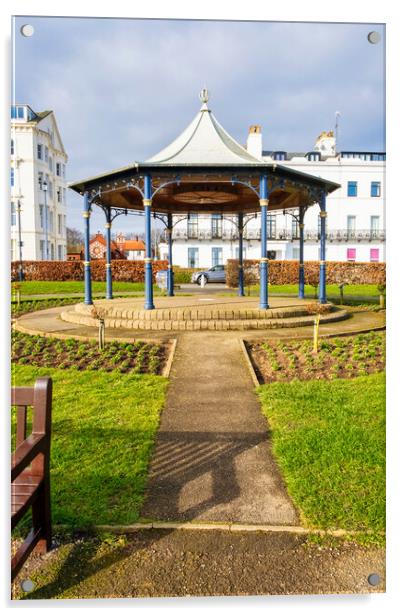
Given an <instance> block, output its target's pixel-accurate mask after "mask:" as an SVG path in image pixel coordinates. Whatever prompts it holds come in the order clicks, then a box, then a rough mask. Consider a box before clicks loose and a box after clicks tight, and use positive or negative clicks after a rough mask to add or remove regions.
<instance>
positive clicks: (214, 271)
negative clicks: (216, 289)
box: [191, 265, 226, 284]
mask: <svg viewBox="0 0 402 616" xmlns="http://www.w3.org/2000/svg"><path fill="white" fill-rule="evenodd" d="M203 277H204V284H206V283H207V282H226V272H225V266H224V265H214V266H213V267H211V268H210V269H209V270H205V271H203V272H194V274H193V275H192V276H191V282H196V283H197V284H201V283H202V278H203Z"/></svg>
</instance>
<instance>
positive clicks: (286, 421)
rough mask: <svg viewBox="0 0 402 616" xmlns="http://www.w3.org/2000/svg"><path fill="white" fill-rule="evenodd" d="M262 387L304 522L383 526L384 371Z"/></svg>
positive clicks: (276, 446)
mask: <svg viewBox="0 0 402 616" xmlns="http://www.w3.org/2000/svg"><path fill="white" fill-rule="evenodd" d="M258 394H259V397H260V400H261V403H262V410H263V413H264V414H265V416H266V417H267V419H268V423H269V428H270V430H271V431H272V439H273V452H274V455H275V457H276V459H277V461H278V464H279V466H280V468H281V470H282V473H283V476H284V478H285V481H286V484H287V486H288V490H289V493H290V495H291V497H292V498H293V500H294V502H295V504H296V506H297V507H298V508H299V510H300V511H301V513H302V517H303V521H304V523H305V524H307V525H308V526H311V527H318V528H326V529H328V528H344V529H347V530H362V531H366V530H373V531H375V532H381V531H384V529H385V376H384V373H377V374H372V375H369V376H362V377H357V378H354V379H348V380H334V381H304V382H300V381H292V382H288V383H273V384H270V385H263V386H261V387H259V389H258Z"/></svg>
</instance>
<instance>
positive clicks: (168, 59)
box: [15, 17, 385, 231]
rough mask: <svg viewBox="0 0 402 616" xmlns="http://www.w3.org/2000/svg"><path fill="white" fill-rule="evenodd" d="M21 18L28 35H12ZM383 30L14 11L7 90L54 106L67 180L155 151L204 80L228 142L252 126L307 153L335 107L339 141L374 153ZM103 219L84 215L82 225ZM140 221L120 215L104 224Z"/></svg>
mask: <svg viewBox="0 0 402 616" xmlns="http://www.w3.org/2000/svg"><path fill="white" fill-rule="evenodd" d="M24 23H31V24H32V25H33V26H34V28H35V33H34V35H33V36H32V37H30V38H24V37H23V36H21V35H20V34H19V28H20V26H21V25H22V24H24ZM372 30H376V31H379V32H380V34H381V41H380V43H378V44H377V45H372V44H370V43H369V42H368V41H367V34H368V33H369V32H370V31H372ZM384 36H385V32H384V30H383V27H382V26H380V25H373V24H358V25H356V24H309V23H306V24H303V23H298V24H296V23H267V22H213V21H169V20H166V21H164V20H155V19H154V20H124V19H95V18H89V19H78V18H74V19H72V18H58V17H49V18H32V17H30V18H22V17H20V18H17V20H16V36H15V40H16V44H15V58H16V62H15V64H16V68H15V93H16V94H15V97H16V102H23V103H28V104H29V105H30V106H31V107H32V108H33V109H34V110H35V111H41V110H43V109H53V110H54V112H55V114H56V119H57V122H58V126H59V129H60V132H61V136H62V139H63V141H64V145H65V148H66V151H67V153H68V155H69V164H68V179H69V181H73V180H78V179H81V178H85V177H88V176H90V175H93V174H96V173H100V172H103V171H107V170H110V169H113V168H116V167H120V166H123V165H127V164H129V163H130V162H133V161H141V160H144V159H146V158H148V157H150V156H152V155H153V154H155V153H156V152H157V151H159V150H160V149H162V147H164V146H165V145H167V144H168V143H169V142H170V141H172V140H173V139H174V138H175V137H176V136H177V135H178V134H179V133H180V132H181V131H182V130H183V129H184V128H185V127H186V126H187V124H188V123H189V122H190V121H191V120H192V119H193V117H194V115H195V114H196V113H197V112H198V109H199V107H200V102H199V99H198V93H199V91H200V89H201V88H202V87H204V86H206V87H207V88H208V89H209V90H210V93H211V96H210V103H209V106H210V108H211V109H212V111H213V112H214V114H215V116H216V117H217V119H218V120H219V122H220V123H221V124H222V125H223V126H224V127H225V128H226V130H228V132H229V133H231V134H232V135H233V137H235V138H236V139H237V140H238V141H239V142H240V143H243V144H244V143H245V141H246V138H247V131H248V127H249V125H251V124H261V125H262V130H263V146H264V149H278V150H279V149H281V150H287V151H292V150H293V151H294V150H299V151H307V150H309V149H311V148H312V147H313V145H314V141H315V138H316V137H317V135H318V134H319V133H320V132H321V131H322V130H329V129H332V128H333V126H334V115H335V111H340V112H341V118H340V132H339V149H343V150H348V149H350V150H377V151H378V150H379V151H382V150H384V149H385V130H384V121H385V112H384ZM69 192H70V194H69V202H68V203H69V208H68V209H69V213H68V226H72V227H78V228H80V227H81V225H82V217H81V209H82V207H81V202H80V198H79V197H77V196H75V195H74V194H73V193H72V192H71V191H69ZM103 224H104V219H103V214H102V216H100V215H98V214H96V215H95V216H94V217H93V227H92V229H93V230H94V231H96V230H97V229H101V228H103ZM142 224H143V223H142V222H141V221H138V222H137V223H136V222H135V219H134V218H132V217H130V218H129V219H128V220H127V221H125V220H124V218H123V217H122V218H118V219H117V220H116V223H115V230H119V229H122V230H126V231H135V230H136V225H139V226H138V227H137V228H138V229H140V228H141V227H142Z"/></svg>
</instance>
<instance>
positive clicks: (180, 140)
mask: <svg viewBox="0 0 402 616" xmlns="http://www.w3.org/2000/svg"><path fill="white" fill-rule="evenodd" d="M201 95H202V100H203V101H204V103H203V105H202V107H201V109H200V111H199V112H198V113H197V115H196V116H195V118H194V120H193V121H192V122H191V124H189V125H188V126H187V128H186V129H185V130H184V131H183V132H182V133H181V135H179V136H178V137H177V138H176V139H175V140H174V141H172V143H171V144H170V145H168V146H167V147H166V148H164V149H163V150H161V151H160V152H158V154H155V156H152V158H148V160H147V161H146V162H148V163H161V164H171V165H175V164H179V165H203V164H205V165H213V164H217V165H222V164H229V165H230V164H236V163H237V164H247V163H261V162H262V161H261V160H260V159H258V158H256V157H255V156H252V155H251V154H250V153H249V152H247V150H246V149H245V148H243V147H242V146H241V145H240V144H239V143H237V141H235V140H234V139H233V137H231V136H230V135H229V134H228V133H227V132H226V131H225V129H224V128H223V127H222V126H221V125H220V124H219V122H218V121H217V119H216V118H215V116H214V115H213V113H212V111H211V110H210V109H209V108H208V105H207V100H208V98H207V96H208V95H207V92H206V91H205V90H203V91H202V93H201Z"/></svg>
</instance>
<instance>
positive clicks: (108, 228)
mask: <svg viewBox="0 0 402 616" xmlns="http://www.w3.org/2000/svg"><path fill="white" fill-rule="evenodd" d="M105 216H106V224H105V230H106V263H105V267H106V299H113V289H112V246H111V244H112V242H111V230H112V214H111V211H110V207H108V208H106V210H105Z"/></svg>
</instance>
